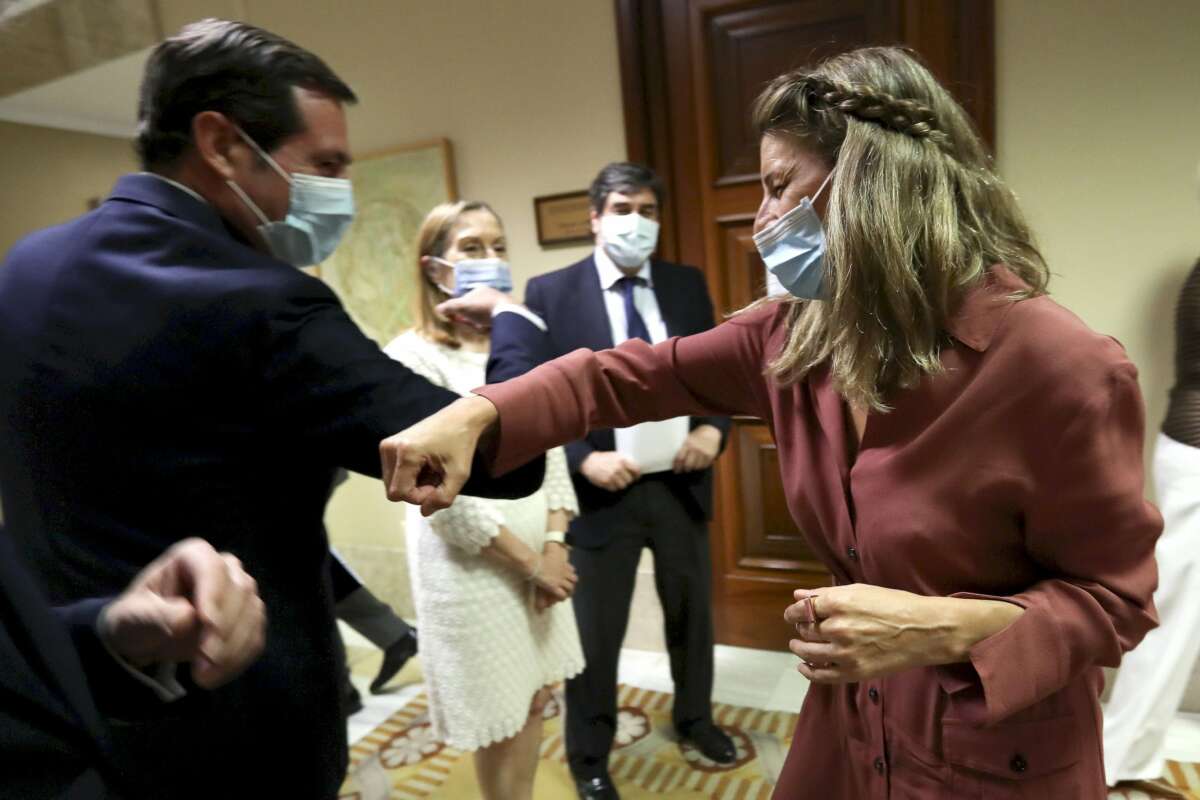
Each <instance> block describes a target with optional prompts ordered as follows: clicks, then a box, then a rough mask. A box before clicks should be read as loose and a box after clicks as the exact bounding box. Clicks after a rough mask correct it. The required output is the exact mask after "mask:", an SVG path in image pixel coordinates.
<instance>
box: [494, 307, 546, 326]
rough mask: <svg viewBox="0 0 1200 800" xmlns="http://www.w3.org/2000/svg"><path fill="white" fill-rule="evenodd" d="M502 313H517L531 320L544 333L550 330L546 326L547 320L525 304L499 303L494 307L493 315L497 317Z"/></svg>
mask: <svg viewBox="0 0 1200 800" xmlns="http://www.w3.org/2000/svg"><path fill="white" fill-rule="evenodd" d="M500 314H517V315H518V316H522V317H524V318H525V319H527V320H529V321H530V322H531V323H532V324H533V325H534V327H536V328H537V329H538V330H540V331H541V332H542V333H546V332H547V331H548V330H549V328H548V327H546V321H545V320H544V319H542V318H541V317H539V316H538V315H537V314H535V313H533V312H532V311H530V310H529V309H528V308H526V307H525V306H522V305H517V304H516V303H497V304H496V305H495V307H494V308H492V316H493V317H496V316H498V315H500Z"/></svg>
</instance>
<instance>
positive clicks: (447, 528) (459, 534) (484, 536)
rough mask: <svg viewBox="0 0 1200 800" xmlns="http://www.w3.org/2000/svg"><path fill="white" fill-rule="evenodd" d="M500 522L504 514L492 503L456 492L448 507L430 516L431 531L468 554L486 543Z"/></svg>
mask: <svg viewBox="0 0 1200 800" xmlns="http://www.w3.org/2000/svg"><path fill="white" fill-rule="evenodd" d="M503 524H504V515H503V514H501V513H500V511H499V510H498V509H497V508H496V506H495V504H494V503H492V502H491V501H489V500H483V499H481V498H478V497H468V496H466V495H459V496H458V497H457V498H455V500H454V503H453V504H452V505H451V506H450V507H449V508H446V509H443V510H441V511H437V512H435V513H434V514H433V515H432V516H431V517H430V518H429V527H430V528H432V529H433V532H434V533H436V534H437V535H438V536H440V537H442V538H443V539H445V540H446V541H447V542H449V543H450V544H452V545H454V546H455V547H459V548H462V549H463V550H465V551H466V552H467V553H469V554H471V555H478V554H479V551H480V550H482V549H483V548H485V547H487V546H489V545H490V544H491V543H492V538H493V537H495V536H496V535H497V534H499V533H500V527H501V526H502V525H503Z"/></svg>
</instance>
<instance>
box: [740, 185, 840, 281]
mask: <svg viewBox="0 0 1200 800" xmlns="http://www.w3.org/2000/svg"><path fill="white" fill-rule="evenodd" d="M832 177H833V173H832V172H830V173H829V175H827V176H826V177H825V182H824V183H822V184H821V188H820V189H817V192H816V194H814V195H813V196H812V197H811V198H808V197H805V198H804V199H802V200H801V201H800V203H799V205H797V206H796V207H795V208H793V209H792V210H791V211H788V212H787V213H786V214H784V215H783V216H782V217H780V218H779V219H777V220H775V222H774V223H772V224H771V226H770V227H769V228H766V229H764V230H761V231H759V232H758V233H757V234H755V235H754V246H755V247H757V248H758V254H759V255H760V256H762V260H763V262H764V263H765V264H766V265H767V271H768V272H769V273H770V275H771V276H773V277H774V278H775V279H776V280H777V281H778V282H779V285H780V286H782V287H783V289H785V290H787V291H788V292H789V293H790V294H791V295H793V296H794V297H799V298H803V299H805V300H824V299H826V298H827V297H828V296H829V293H828V287H827V286H826V282H825V229H824V228H823V227H821V218H820V217H818V216H817V212H816V210H815V209H813V200H816V199H817V198H818V197H820V196H821V192H823V191H825V187H826V186H827V185H828V184H829V181H830V179H831V178H832ZM767 282H768V286H770V285H771V284H772V281H770V279H768V281H767ZM768 293H769V294H775V293H778V292H768Z"/></svg>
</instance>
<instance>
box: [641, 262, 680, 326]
mask: <svg viewBox="0 0 1200 800" xmlns="http://www.w3.org/2000/svg"><path fill="white" fill-rule="evenodd" d="M650 282H651V283H653V284H654V298H655V299H656V300H657V301H658V313H659V314H661V315H662V319H663V323H664V324H665V325H666V326H667V336H668V338H669V337H671V336H687V335H688V334H689V333H690V331H689V330H688V329H687V326H686V325H685V324H684V316H685V315H686V312H687V309H685V308H682V307H680V305H679V300H680V296H679V292H677V291H673V289H674V287H673V286H672V284H671V279H670V277H669V273H668V272H667V271H666V270H665V269H662V268H661V267H660V266H659V263H658V262H657V261H651V262H650Z"/></svg>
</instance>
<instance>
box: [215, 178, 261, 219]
mask: <svg viewBox="0 0 1200 800" xmlns="http://www.w3.org/2000/svg"><path fill="white" fill-rule="evenodd" d="M225 183H226V184H227V185H228V186H229V188H230V189H233V193H234V194H236V195H237V196H238V199H239V200H241V201H242V202H243V203H245V204H246V208H248V209H250V210H251V211H253V212H254V215H255V216H256V217H258V221H259V222H261V223H262V224H263V225H270V224H271V220H269V219H267V215H266V214H264V213H263V212H262V209H261V208H259V207H258V204H257V203H255V202H254V201H253V200H251V199H250V195H248V194H246V193H245V192H244V191H243V190H242V187H240V186H238V185H237V184H236V183H234V182H233V181H232V180H228V181H225Z"/></svg>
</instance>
